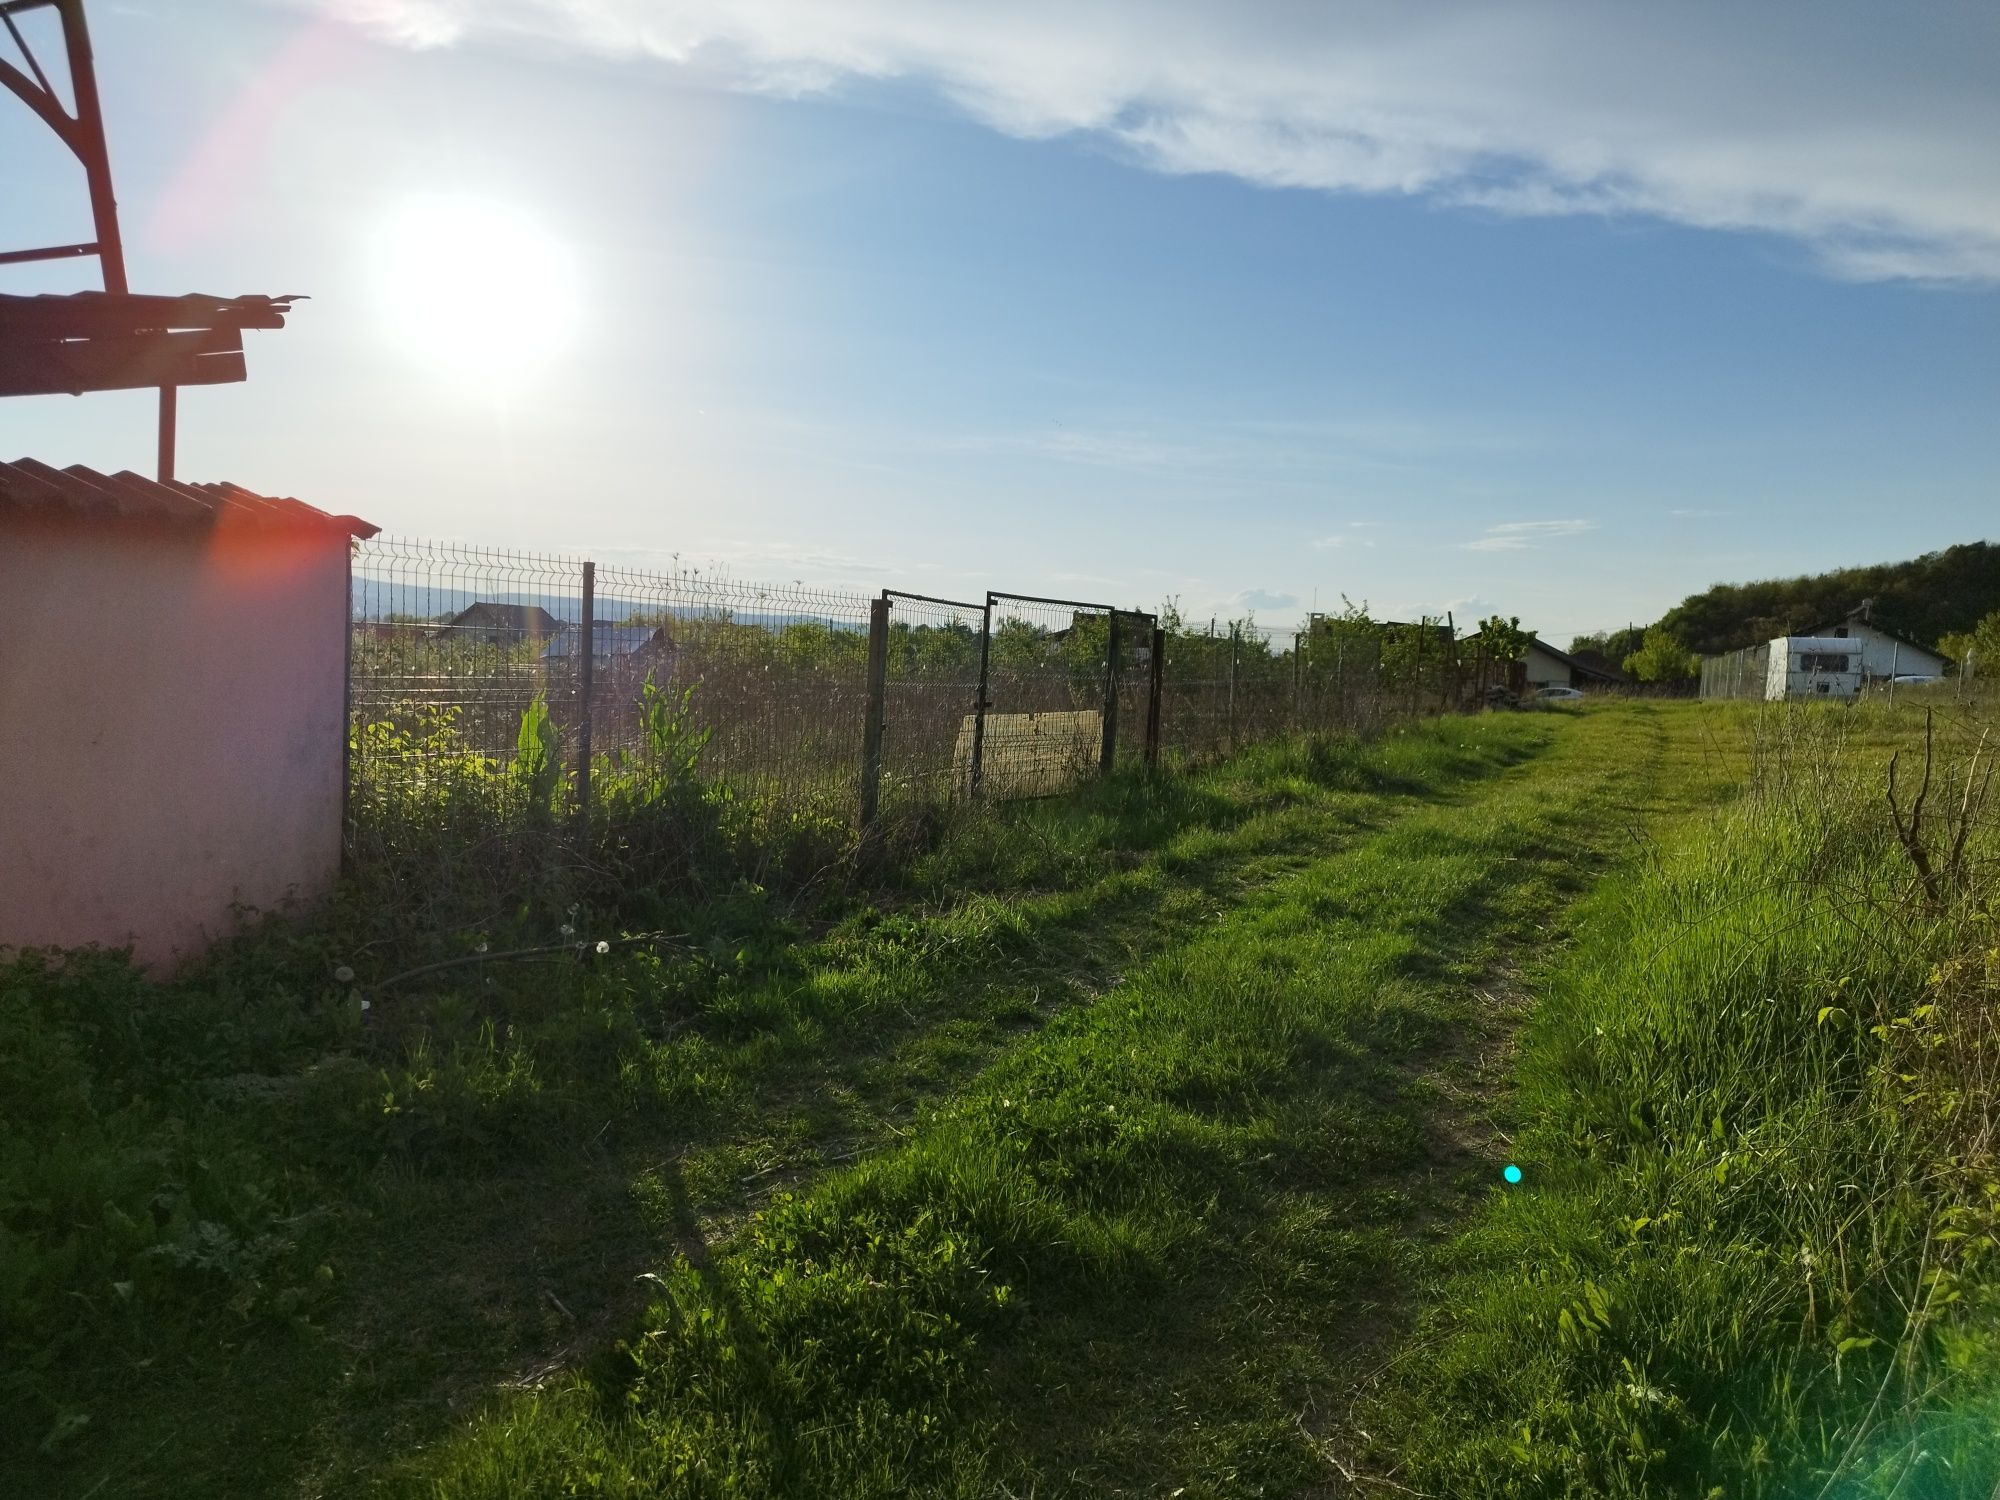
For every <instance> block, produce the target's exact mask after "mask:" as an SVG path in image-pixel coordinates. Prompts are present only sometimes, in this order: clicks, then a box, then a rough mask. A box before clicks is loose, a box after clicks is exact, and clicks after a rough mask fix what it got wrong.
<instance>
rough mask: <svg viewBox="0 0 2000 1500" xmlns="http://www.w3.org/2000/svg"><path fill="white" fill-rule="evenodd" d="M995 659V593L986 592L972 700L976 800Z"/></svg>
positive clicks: (979, 789)
mask: <svg viewBox="0 0 2000 1500" xmlns="http://www.w3.org/2000/svg"><path fill="white" fill-rule="evenodd" d="M992 661H993V593H992V590H990V589H989V590H988V591H987V594H986V609H985V611H984V612H983V613H982V614H981V616H980V622H979V694H978V696H977V697H975V698H974V699H973V700H972V776H971V784H970V786H969V787H968V791H969V792H970V794H971V796H972V799H973V800H974V801H975V802H976V801H978V800H979V796H980V793H981V791H982V790H983V788H982V787H981V785H980V783H981V779H982V777H983V774H984V771H985V756H986V674H987V670H988V668H989V667H990V666H991V665H992Z"/></svg>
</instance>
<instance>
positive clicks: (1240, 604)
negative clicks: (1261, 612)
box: [1234, 589, 1299, 609]
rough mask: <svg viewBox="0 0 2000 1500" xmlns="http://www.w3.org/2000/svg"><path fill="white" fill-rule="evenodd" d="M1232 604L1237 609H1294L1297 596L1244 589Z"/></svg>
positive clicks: (1265, 590)
mask: <svg viewBox="0 0 2000 1500" xmlns="http://www.w3.org/2000/svg"><path fill="white" fill-rule="evenodd" d="M1234 603H1235V605H1236V607H1237V608H1238V609H1296V608H1297V607H1298V603H1299V596H1298V595H1297V594H1279V593H1273V592H1272V591H1271V590H1270V589H1245V590H1244V591H1243V592H1242V593H1240V594H1238V595H1237V596H1236V598H1235V600H1234Z"/></svg>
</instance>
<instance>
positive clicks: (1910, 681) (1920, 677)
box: [1889, 672, 1944, 687]
mask: <svg viewBox="0 0 2000 1500" xmlns="http://www.w3.org/2000/svg"><path fill="white" fill-rule="evenodd" d="M1889 681H1890V682H1891V683H1893V684H1895V686H1897V687H1932V686H1934V685H1935V684H1937V683H1940V682H1943V681H1944V679H1943V678H1942V677H1940V676H1938V675H1937V674H1936V673H1935V672H1904V673H1902V674H1900V675H1899V676H1896V677H1891V678H1890V679H1889Z"/></svg>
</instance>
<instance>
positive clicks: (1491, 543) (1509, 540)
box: [1459, 520, 1597, 552]
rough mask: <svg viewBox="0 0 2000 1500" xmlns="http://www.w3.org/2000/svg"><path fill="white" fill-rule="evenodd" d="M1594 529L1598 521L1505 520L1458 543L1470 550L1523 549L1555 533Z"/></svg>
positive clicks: (1580, 531) (1581, 533) (1565, 533)
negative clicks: (1473, 537)
mask: <svg viewBox="0 0 2000 1500" xmlns="http://www.w3.org/2000/svg"><path fill="white" fill-rule="evenodd" d="M1595 530H1597V523H1596V522H1595V521H1581V520H1578V521H1506V522H1503V523H1501V524H1500V525H1498V526H1489V527H1487V528H1486V531H1485V534H1484V535H1482V536H1479V537H1476V538H1475V539H1473V540H1472V541H1469V542H1462V543H1460V544H1459V545H1461V546H1462V547H1464V548H1465V549H1466V550H1467V551H1469V552H1524V551H1526V550H1527V549H1528V548H1530V547H1533V546H1536V545H1538V544H1539V543H1541V542H1545V541H1551V540H1553V539H1554V538H1556V537H1564V536H1581V535H1583V533H1584V532H1586V531H1595Z"/></svg>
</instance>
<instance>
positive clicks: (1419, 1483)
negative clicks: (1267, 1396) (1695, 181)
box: [1367, 710, 2000, 1497]
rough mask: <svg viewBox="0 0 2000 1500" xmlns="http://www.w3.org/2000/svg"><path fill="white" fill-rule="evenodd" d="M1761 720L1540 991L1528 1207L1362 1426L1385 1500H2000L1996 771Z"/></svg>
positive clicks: (1476, 1245)
mask: <svg viewBox="0 0 2000 1500" xmlns="http://www.w3.org/2000/svg"><path fill="white" fill-rule="evenodd" d="M1751 722H1754V724H1755V726H1756V731H1757V734H1758V737H1759V740H1760V744H1759V747H1758V751H1759V753H1758V774H1757V776H1756V779H1755V782H1754V785H1753V791H1752V794H1751V795H1750V796H1748V797H1747V798H1746V799H1744V800H1743V801H1742V802H1741V803H1740V805H1738V806H1737V807H1735V808H1734V809H1732V810H1731V811H1729V812H1727V813H1725V814H1724V815H1722V817H1721V818H1720V820H1719V822H1718V823H1716V824H1714V825H1712V826H1705V827H1701V828H1699V829H1696V830H1692V831H1691V832H1690V833H1689V834H1688V835H1687V836H1685V837H1683V838H1681V839H1678V840H1676V841H1674V842H1673V843H1672V844H1670V845H1669V846H1668V847H1667V848H1666V849H1665V850H1664V851H1663V852H1662V853H1661V854H1660V855H1659V856H1658V857H1657V858H1656V859H1655V860H1653V861H1652V862H1651V864H1650V865H1649V867H1648V869H1647V870H1646V872H1645V874H1644V877H1643V878H1642V879H1641V880H1639V881H1638V882H1636V883H1632V884H1625V883H1620V884H1617V885H1607V886H1606V887H1604V888H1603V889H1601V890H1600V891H1599V892H1598V893H1597V894H1596V895H1595V896H1593V897H1592V898H1591V899H1590V900H1589V901H1588V902H1586V903H1585V905H1584V906H1583V908H1582V909H1581V910H1580V911H1579V913H1578V920H1577V924H1576V925H1577V931H1578V933H1579V935H1580V936H1579V943H1578V947H1577V949H1576V952H1575V953H1574V954H1573V955H1572V956H1571V957H1570V958H1569V959H1568V960H1566V961H1565V962H1563V963H1562V964H1560V965H1559V966H1557V967H1556V968H1555V969H1554V971H1553V972H1552V973H1551V974H1550V975H1549V976H1548V978H1547V981H1546V983H1545V984H1544V985H1543V986H1542V987H1541V999H1540V1003H1539V1005H1538V1006H1537V1008H1536V1010H1535V1012H1534V1015H1533V1017H1532V1019H1531V1020H1530V1022H1529V1025H1528V1030H1527V1039H1526V1043H1525V1049H1524V1060H1523V1064H1522V1068H1521V1075H1520V1077H1521V1086H1520V1096H1519V1104H1518V1113H1519V1118H1520V1128H1519V1132H1518V1134H1517V1135H1516V1136H1515V1140H1514V1153H1515V1159H1516V1160H1518V1161H1520V1162H1521V1163H1523V1164H1524V1167H1525V1172H1526V1178H1525V1181H1524V1182H1523V1184H1522V1185H1521V1187H1519V1188H1517V1189H1512V1190H1508V1191H1505V1192H1504V1193H1502V1194H1500V1195H1498V1197H1497V1198H1496V1200H1495V1201H1494V1202H1493V1203H1492V1204H1491V1206H1490V1208H1489V1210H1488V1211H1487V1213H1486V1214H1485V1215H1484V1217H1483V1219H1482V1221H1481V1222H1480V1223H1479V1225H1478V1227H1477V1228H1476V1229H1475V1230H1474V1231H1473V1232H1472V1233H1471V1234H1470V1235H1469V1236H1468V1238H1467V1239H1466V1240H1465V1242H1464V1244H1463V1245H1462V1247H1461V1249H1460V1250H1459V1252H1458V1254H1457V1257H1456V1263H1457V1265H1458V1266H1459V1268H1460V1269H1459V1270H1458V1271H1457V1273H1456V1274H1455V1275H1454V1276H1453V1277H1452V1278H1451V1279H1450V1280H1448V1281H1447V1282H1446V1283H1445V1284H1444V1286H1443V1288H1442V1290H1441V1292H1440V1294H1439V1308H1438V1311H1437V1312H1436V1313H1435V1314H1434V1316H1433V1318H1432V1320H1431V1326H1430V1328H1429V1329H1428V1331H1427V1333H1426V1336H1424V1337H1422V1338H1419V1339H1417V1340H1416V1341H1414V1342H1413V1343H1412V1344H1411V1345H1410V1346H1409V1347H1408V1349H1407V1350H1406V1352H1405V1353H1404V1354H1403V1356H1402V1357H1401V1359H1400V1360H1399V1363H1398V1367H1397V1369H1396V1372H1395V1374H1394V1377H1393V1379H1392V1381H1391V1382H1390V1384H1389V1387H1388V1388H1387V1390H1386V1392H1385V1393H1384V1394H1383V1395H1382V1396H1381V1397H1380V1399H1379V1402H1378V1409H1377V1410H1376V1411H1375V1412H1374V1413H1373V1414H1372V1416H1371V1417H1370V1418H1369V1420H1368V1423H1367V1425H1368V1428H1369V1430H1370V1431H1372V1432H1373V1433H1374V1434H1375V1436H1376V1439H1377V1444H1376V1457H1377V1460H1378V1462H1379V1463H1380V1464H1381V1466H1382V1467H1381V1469H1380V1470H1378V1472H1383V1473H1387V1474H1389V1475H1391V1476H1393V1478H1394V1479H1395V1481H1396V1482H1399V1483H1403V1484H1406V1485H1410V1486H1413V1487H1415V1488H1417V1489H1420V1490H1423V1491H1425V1492H1428V1493H1432V1494H1460V1495H1508V1496H1554V1495H1574V1496H1640V1495H1662V1494H1674V1495H1706V1496H1714V1497H1721V1496H1724V1495H1727V1496H1732V1497H1734V1496H1774V1497H1775V1496H1797V1495H1821V1496H1830V1495H1854V1496H1859V1495H1883V1496H1886V1495H1898V1496H1908V1495H1965V1496H1982V1497H1983V1496H1987V1495H1990V1494H1992V1493H1993V1492H1994V1489H1995V1486H1996V1484H2000V1394H1996V1393H2000V1379H1996V1377H2000V1274H1996V1273H2000V1260H1996V1258H1995V1251H1996V1250H2000V1154H1996V1144H1997V1143H1996V1131H1995V1126H1996V1121H2000V1115H1996V1097H2000V1096H1996V1091H1995V1085H1996V1081H2000V926H1996V909H1995V904H1994V898H1995V895H1996V887H1995V885H1994V876H1995V873H1996V872H1995V866H1994V855H1995V852H1996V850H1995V841H1994V836H1993V827H1992V822H1991V818H1990V809H1989V805H1988V803H1987V800H1986V797H1985V791H1986V788H1987V784H1988V781H1987V778H1988V776H1989V774H1990V768H1991V759H1990V757H1991V754H1992V752H1993V750H1994V748H1995V746H1994V744H1993V741H1992V740H1991V739H1990V738H1983V737H1982V735H1983V731H1981V730H1980V729H1979V728H1978V726H1976V725H1975V724H1973V723H1970V722H1966V721H1957V722H1954V723H1952V724H1950V725H1949V726H1947V729H1946V732H1945V733H1944V734H1943V736H1942V737H1941V739H1940V743H1939V755H1938V758H1937V762H1936V763H1935V764H1925V763H1924V755H1923V749H1924V746H1923V743H1922V740H1921V739H1920V738H1918V737H1917V736H1916V729H1917V726H1918V725H1920V724H1922V723H1923V722H1924V718H1923V715H1922V714H1921V713H1914V714H1913V713H1911V712H1908V711H1905V712H1904V713H1903V714H1902V715H1900V716H1896V715H1893V714H1890V713H1886V712H1882V711H1880V710H1877V711H1875V712H1874V713H1872V714H1871V713H1869V712H1868V711H1862V712H1860V713H1856V714H1843V713H1839V712H1833V713H1826V712H1813V711H1810V710H1807V711H1804V712H1801V711H1798V710H1787V711H1776V710H1772V711H1767V712H1766V713H1764V714H1762V715H1760V716H1759V717H1758V718H1756V719H1755V720H1754V721H1751ZM1896 751H1900V759H1901V771H1902V775H1901V777H1900V778H1899V780H1898V782H1897V796H1898V806H1897V809H1896V812H1895V814H1894V815H1893V816H1892V815H1891V812H1890V809H1889V807H1888V806H1886V805H1885V763H1886V762H1887V761H1888V760H1889V758H1890V754H1891V753H1892V752H1896ZM1913 759H1914V761H1915V762H1916V764H1912V761H1913ZM1920 785H1922V786H1925V787H1926V791H1925V792H1924V793H1923V794H1922V795H1921V796H1920V795H1919V793H1918V788H1919V786H1920ZM1919 804H1921V805H1919Z"/></svg>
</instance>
